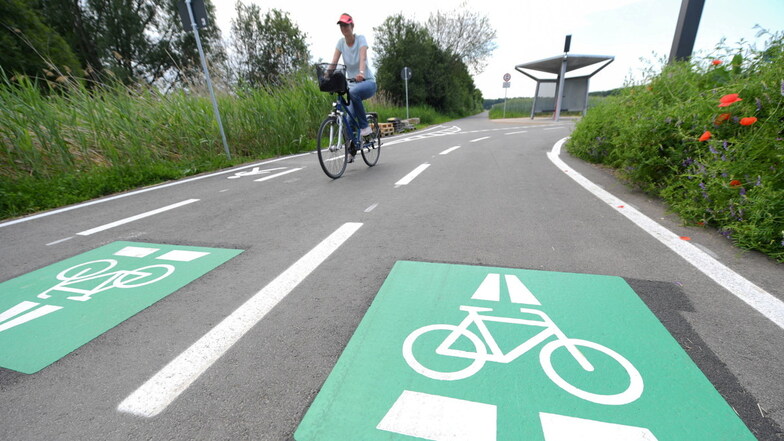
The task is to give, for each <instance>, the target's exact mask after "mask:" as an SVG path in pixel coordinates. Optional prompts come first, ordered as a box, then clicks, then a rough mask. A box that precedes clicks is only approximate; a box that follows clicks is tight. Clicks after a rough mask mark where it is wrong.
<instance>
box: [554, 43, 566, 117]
mask: <svg viewBox="0 0 784 441" xmlns="http://www.w3.org/2000/svg"><path fill="white" fill-rule="evenodd" d="M567 57H568V55H566V54H564V56H563V61H562V62H561V73H560V74H558V87H557V88H556V90H555V115H554V118H555V120H556V121H560V119H561V100H562V97H563V87H564V77H565V76H566V59H567Z"/></svg>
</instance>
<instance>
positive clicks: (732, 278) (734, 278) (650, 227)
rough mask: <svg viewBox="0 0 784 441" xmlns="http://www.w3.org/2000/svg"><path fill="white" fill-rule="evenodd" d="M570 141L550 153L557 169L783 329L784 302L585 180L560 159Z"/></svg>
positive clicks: (557, 146) (561, 141)
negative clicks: (564, 147) (562, 151)
mask: <svg viewBox="0 0 784 441" xmlns="http://www.w3.org/2000/svg"><path fill="white" fill-rule="evenodd" d="M568 139H569V138H568V137H567V138H564V139H561V140H560V141H558V142H557V143H555V145H554V146H553V149H552V150H551V151H549V152H547V157H548V158H550V161H551V162H552V163H553V164H555V166H556V167H558V168H560V169H561V170H562V171H564V172H566V174H567V175H568V176H569V177H570V178H572V179H574V180H575V181H576V182H577V183H578V184H580V185H581V186H582V187H583V188H585V189H586V190H588V191H590V192H591V193H593V194H594V196H596V197H598V198H599V199H601V200H602V201H604V202H606V203H607V204H608V205H610V206H611V207H613V209H615V210H616V211H617V212H619V213H621V214H622V215H624V216H626V217H627V218H628V219H629V220H631V221H632V222H634V223H635V224H636V225H637V226H638V227H640V228H642V229H643V230H645V231H646V232H647V233H648V234H650V235H651V236H653V237H655V238H656V239H657V240H658V241H659V242H661V243H663V244H664V245H666V246H667V247H668V248H670V249H671V250H673V251H675V252H676V253H677V254H678V255H680V256H681V257H683V258H684V259H685V260H686V261H687V262H689V263H690V264H692V265H694V267H695V268H697V269H698V270H700V271H702V272H703V273H704V274H705V275H706V276H708V277H710V278H711V279H713V280H714V281H715V282H716V283H718V284H719V285H721V286H723V287H724V289H726V290H727V291H729V292H731V293H732V294H733V295H735V296H736V297H738V298H739V299H741V300H743V301H744V302H746V303H747V304H748V305H749V306H751V307H752V308H754V309H755V310H757V311H758V312H759V313H761V314H762V315H764V316H765V317H767V318H768V319H769V320H770V321H772V322H773V323H775V324H776V325H778V326H779V327H780V328H782V329H784V302H782V301H781V300H779V299H777V298H776V297H775V296H773V295H771V294H770V293H769V292H767V291H765V290H764V289H762V288H760V287H759V286H757V285H755V284H753V283H752V282H750V281H749V280H748V279H746V278H745V277H743V276H741V275H740V274H738V273H736V272H735V271H733V270H731V269H730V268H728V267H727V266H725V265H724V264H723V263H721V262H719V261H718V260H716V259H714V258H713V257H711V256H710V255H708V254H707V253H705V252H704V251H702V250H700V249H699V248H697V247H696V246H694V245H693V244H690V243H689V242H686V241H685V240H682V239H681V238H680V236H678V235H677V234H675V233H673V232H672V231H670V230H668V229H666V228H664V227H663V226H661V225H659V224H658V223H656V222H655V221H653V220H652V219H651V218H649V217H648V216H646V215H644V214H642V213H640V212H639V211H638V210H636V209H634V208H633V207H631V206H629V204H627V203H626V202H624V201H622V200H620V199H618V198H617V197H615V196H613V195H612V194H610V193H609V192H607V191H605V190H604V189H602V188H600V187H599V186H597V185H596V184H594V183H593V182H591V181H589V180H588V179H587V178H585V177H584V176H583V175H581V174H579V173H578V172H576V171H575V170H574V169H572V168H571V167H569V166H568V165H566V163H565V162H563V161H562V160H561V158H560V157H559V155H560V154H561V146H562V145H563V144H564V143H565V142H566V140H568ZM620 207H623V208H620Z"/></svg>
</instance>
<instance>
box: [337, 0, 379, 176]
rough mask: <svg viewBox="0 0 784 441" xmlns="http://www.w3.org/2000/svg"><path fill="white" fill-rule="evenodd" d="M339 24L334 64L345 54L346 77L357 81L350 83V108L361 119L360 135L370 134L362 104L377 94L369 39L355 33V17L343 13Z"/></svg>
mask: <svg viewBox="0 0 784 441" xmlns="http://www.w3.org/2000/svg"><path fill="white" fill-rule="evenodd" d="M338 24H339V25H340V32H341V33H342V34H343V38H341V39H340V40H338V44H337V47H335V55H334V56H333V57H332V65H335V64H337V62H338V60H339V59H340V56H341V55H342V56H343V64H345V65H346V77H347V78H353V79H354V80H355V81H356V82H353V83H349V92H348V94H349V97H350V102H351V106H350V110H351V113H353V114H354V115H356V116H357V119H358V120H359V128H360V129H361V131H360V135H361V136H368V135H370V134H371V132H372V131H371V129H370V125H369V124H368V120H367V117H366V116H365V106H364V105H363V104H362V100H366V99H368V98H370V97H372V96H373V95H375V94H376V79H375V76H374V75H373V69H372V68H371V67H370V60H368V56H367V51H368V44H367V40H366V39H365V36H364V35H356V34H354V19H352V18H351V16H350V15H348V14H342V15H341V16H340V19H339V20H338ZM353 159H354V158H353V156H352V157H350V158H349V162H352V160H353Z"/></svg>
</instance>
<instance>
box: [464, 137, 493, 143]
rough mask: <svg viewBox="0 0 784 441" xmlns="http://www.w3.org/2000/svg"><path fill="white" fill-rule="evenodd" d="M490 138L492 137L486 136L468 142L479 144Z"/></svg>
mask: <svg viewBox="0 0 784 441" xmlns="http://www.w3.org/2000/svg"><path fill="white" fill-rule="evenodd" d="M488 138H490V137H489V136H485V137H483V138H476V139H472V140H470V141H468V142H479V141H483V140H485V139H488Z"/></svg>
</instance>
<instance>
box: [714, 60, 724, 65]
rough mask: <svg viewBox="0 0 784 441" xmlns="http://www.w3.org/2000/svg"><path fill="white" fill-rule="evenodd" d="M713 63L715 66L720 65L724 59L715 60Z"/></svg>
mask: <svg viewBox="0 0 784 441" xmlns="http://www.w3.org/2000/svg"><path fill="white" fill-rule="evenodd" d="M712 63H713V65H714V66H718V65H719V64H721V63H722V61H721V60H713V61H712Z"/></svg>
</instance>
